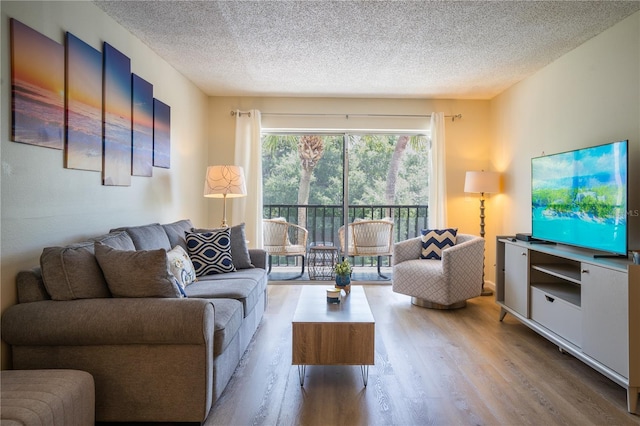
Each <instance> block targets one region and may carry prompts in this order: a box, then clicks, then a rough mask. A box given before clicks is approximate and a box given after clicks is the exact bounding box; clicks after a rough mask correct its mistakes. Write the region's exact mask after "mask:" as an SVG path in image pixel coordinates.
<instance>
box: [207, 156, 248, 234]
mask: <svg viewBox="0 0 640 426" xmlns="http://www.w3.org/2000/svg"><path fill="white" fill-rule="evenodd" d="M204 196H205V197H207V198H222V199H223V204H222V209H223V210H222V225H221V226H222V227H223V228H228V227H229V225H228V224H227V198H238V197H246V196H247V187H246V185H245V181H244V170H243V169H242V167H240V166H209V167H207V174H206V177H205V181H204Z"/></svg>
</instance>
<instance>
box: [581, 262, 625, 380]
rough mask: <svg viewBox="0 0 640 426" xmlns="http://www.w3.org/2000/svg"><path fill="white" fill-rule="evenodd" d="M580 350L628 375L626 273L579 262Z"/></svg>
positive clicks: (623, 374)
mask: <svg viewBox="0 0 640 426" xmlns="http://www.w3.org/2000/svg"><path fill="white" fill-rule="evenodd" d="M581 282H582V313H583V315H582V351H583V352H584V353H585V354H587V355H589V356H590V357H592V358H594V359H596V360H598V361H600V362H601V363H603V364H604V365H606V366H607V367H609V368H611V369H613V370H615V371H616V372H618V373H619V374H621V375H622V376H624V377H629V339H628V338H629V323H628V320H627V319H628V317H629V304H628V300H629V299H628V290H627V274H626V273H623V272H620V271H614V270H612V269H609V268H603V267H601V266H596V265H592V264H589V263H583V264H582V272H581Z"/></svg>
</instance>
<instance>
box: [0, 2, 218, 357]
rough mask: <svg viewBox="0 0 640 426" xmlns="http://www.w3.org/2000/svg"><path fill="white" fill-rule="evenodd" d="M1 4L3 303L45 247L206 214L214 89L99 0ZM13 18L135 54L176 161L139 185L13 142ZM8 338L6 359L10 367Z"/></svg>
mask: <svg viewBox="0 0 640 426" xmlns="http://www.w3.org/2000/svg"><path fill="white" fill-rule="evenodd" d="M0 7H1V12H2V13H1V15H2V16H1V39H2V41H1V43H2V44H1V54H2V68H1V72H2V86H1V87H2V101H1V106H2V108H1V112H0V116H1V119H2V121H1V123H2V126H1V132H0V138H1V141H0V142H1V145H0V147H1V151H0V155H1V157H0V159H1V162H2V168H1V174H0V176H1V177H0V179H1V186H2V193H1V199H2V201H1V216H2V219H1V225H0V232H1V250H0V253H1V268H2V270H1V277H2V281H1V286H2V288H1V290H2V291H1V302H2V310H3V311H4V309H5V308H6V307H7V306H10V305H12V304H14V303H15V301H16V288H15V276H16V273H17V272H18V271H19V270H21V269H26V268H31V267H34V266H37V265H38V264H39V257H40V254H41V252H42V248H43V247H45V246H50V245H62V244H65V243H70V242H74V241H79V240H81V239H83V238H86V237H91V236H96V235H99V234H102V233H106V232H108V231H109V229H111V228H114V227H119V226H126V225H142V224H146V223H150V222H161V223H166V222H170V221H175V220H179V219H183V218H191V219H192V220H193V221H194V223H195V224H197V225H203V224H204V222H205V212H206V209H205V199H204V197H203V196H202V185H203V179H204V172H205V169H206V156H205V155H203V153H206V152H207V118H208V117H207V102H208V100H207V97H206V96H205V95H204V94H203V93H202V92H201V91H200V90H199V89H198V88H196V87H195V86H194V85H193V84H192V83H191V82H189V81H188V80H187V79H185V78H184V77H183V76H182V75H181V74H179V73H178V72H177V71H176V70H175V69H174V68H172V67H171V66H169V65H168V64H167V63H166V62H164V61H163V60H161V59H160V58H159V57H158V56H156V55H155V54H154V53H153V52H152V51H151V50H149V49H148V48H147V47H146V46H145V45H144V44H143V43H142V42H140V41H139V40H138V39H136V38H135V37H133V36H132V35H131V33H129V32H128V31H126V30H124V29H123V28H122V27H120V26H119V25H118V24H116V23H115V22H114V21H113V20H112V19H111V18H109V17H108V16H107V15H105V14H104V13H103V12H102V11H101V10H100V9H98V8H97V7H96V6H94V5H93V4H92V3H91V2H7V1H2V3H0ZM9 18H15V19H17V20H19V21H21V22H22V23H24V24H26V25H28V26H30V27H31V28H33V29H35V30H36V31H38V32H40V33H42V34H44V35H45V36H47V37H49V38H51V39H53V40H55V41H57V42H60V43H63V42H64V34H65V31H69V32H71V33H73V34H74V35H75V36H77V37H79V38H80V39H82V40H84V41H85V42H86V43H88V44H90V45H91V46H93V47H94V48H96V49H98V50H100V51H102V42H103V41H107V42H108V43H109V44H111V45H112V46H114V47H115V48H116V49H118V50H119V51H121V52H122V53H124V54H125V55H127V56H128V57H129V58H130V59H131V68H132V72H135V73H136V74H138V75H140V76H141V77H142V78H144V79H145V80H147V81H148V82H150V83H152V84H153V86H154V97H156V98H157V99H159V100H161V101H163V102H164V103H166V104H168V105H169V106H170V107H171V168H170V169H160V168H154V170H153V177H152V178H147V177H132V182H131V186H130V187H108V186H102V185H101V173H99V172H88V171H80V170H68V169H64V168H63V167H62V166H63V153H62V151H59V150H53V149H47V148H41V147H37V146H31V145H26V144H21V143H16V142H12V141H10V134H11V111H10V105H11V98H10V88H11V78H10V75H11V73H10V43H9ZM6 354H7V351H6V345H4V344H3V347H2V366H3V368H6V366H7V359H6V358H7V357H6Z"/></svg>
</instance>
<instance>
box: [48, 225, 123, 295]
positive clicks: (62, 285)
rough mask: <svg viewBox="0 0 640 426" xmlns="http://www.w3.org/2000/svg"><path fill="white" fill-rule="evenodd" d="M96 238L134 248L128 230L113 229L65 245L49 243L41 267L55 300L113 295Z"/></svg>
mask: <svg viewBox="0 0 640 426" xmlns="http://www.w3.org/2000/svg"><path fill="white" fill-rule="evenodd" d="M95 241H99V242H101V243H102V244H105V245H107V246H109V247H114V248H118V249H125V250H129V249H130V250H133V248H134V247H133V242H132V241H131V238H130V237H129V235H127V234H126V233H125V232H113V233H109V234H106V235H102V236H99V237H96V238H94V239H92V240H91V241H85V242H81V243H76V244H71V245H68V246H65V247H46V248H45V249H44V250H43V251H42V255H41V256H40V267H41V269H42V280H43V282H44V285H45V288H46V289H47V293H49V295H50V296H51V298H52V299H53V300H75V299H93V298H98V297H110V296H111V293H110V292H109V288H108V287H107V282H106V281H105V279H104V276H103V274H102V270H101V269H100V266H99V265H98V263H97V262H96V258H95V256H94V252H93V249H94V242H95Z"/></svg>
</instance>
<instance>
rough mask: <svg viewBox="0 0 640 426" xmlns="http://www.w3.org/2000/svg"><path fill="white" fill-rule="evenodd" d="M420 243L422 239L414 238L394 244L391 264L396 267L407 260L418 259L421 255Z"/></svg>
mask: <svg viewBox="0 0 640 426" xmlns="http://www.w3.org/2000/svg"><path fill="white" fill-rule="evenodd" d="M421 241H422V237H414V238H410V239H408V240H404V241H400V242H397V243H395V244H394V245H393V258H392V259H393V264H394V265H397V264H398V263H402V262H405V261H407V260H415V259H420V253H422V243H421Z"/></svg>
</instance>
